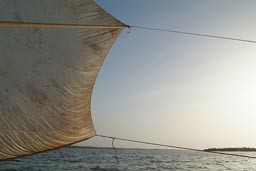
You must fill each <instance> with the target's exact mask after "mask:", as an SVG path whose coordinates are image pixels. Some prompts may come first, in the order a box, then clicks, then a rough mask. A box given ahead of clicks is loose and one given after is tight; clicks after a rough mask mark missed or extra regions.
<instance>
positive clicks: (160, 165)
mask: <svg viewBox="0 0 256 171" xmlns="http://www.w3.org/2000/svg"><path fill="white" fill-rule="evenodd" d="M117 153H118V158H119V160H120V163H117V161H116V159H115V158H114V151H113V150H112V149H87V148H63V149H59V150H55V151H50V152H46V153H41V154H37V155H33V156H29V157H24V158H21V159H17V160H14V161H8V162H6V161H5V162H0V170H1V171H121V170H122V171H135V170H145V171H146V170H147V171H152V170H155V171H156V170H157V171H163V170H168V171H170V170H175V171H180V170H189V171H190V170H192V171H193V170H197V171H198V170H199V171H200V170H207V171H208V170H214V171H215V170H216V171H226V170H239V171H240V170H242V171H246V170H248V171H251V170H256V159H248V158H239V157H232V156H221V155H217V154H208V153H199V152H190V151H178V150H123V149H122V150H121V149H118V150H117ZM242 154H246V155H251V156H256V153H255V152H247V153H242Z"/></svg>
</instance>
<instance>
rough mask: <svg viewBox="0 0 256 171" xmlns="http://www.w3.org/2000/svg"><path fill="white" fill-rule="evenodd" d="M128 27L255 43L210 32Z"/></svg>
mask: <svg viewBox="0 0 256 171" xmlns="http://www.w3.org/2000/svg"><path fill="white" fill-rule="evenodd" d="M130 27H131V28H140V29H145V30H153V31H161V32H169V33H177V34H185V35H192V36H200V37H209V38H216V39H224V40H232V41H240V42H246V43H256V41H255V40H248V39H241V38H233V37H226V36H217V35H211V34H202V33H194V32H186V31H178V30H168V29H160V28H152V27H144V26H130Z"/></svg>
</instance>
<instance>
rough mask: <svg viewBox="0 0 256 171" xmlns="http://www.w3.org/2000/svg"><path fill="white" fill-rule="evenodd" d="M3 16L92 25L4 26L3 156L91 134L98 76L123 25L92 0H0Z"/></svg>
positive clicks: (0, 30)
mask: <svg viewBox="0 0 256 171" xmlns="http://www.w3.org/2000/svg"><path fill="white" fill-rule="evenodd" d="M0 21H1V22H17V23H19V22H20V23H22V22H31V23H59V24H79V25H89V26H95V28H94V27H92V28H88V29H86V28H70V27H67V28H49V27H47V28H44V27H33V26H31V27H13V26H8V27H6V26H5V27H0V160H5V159H10V158H16V157H20V156H24V155H29V154H33V153H37V152H41V151H46V150H50V149H55V148H57V147H61V146H64V145H68V144H72V143H75V142H78V141H81V140H84V139H87V138H90V137H92V136H94V135H95V130H94V127H93V123H92V118H91V112H90V105H91V104H90V103H91V95H92V90H93V86H94V82H95V79H96V76H97V73H98V72H99V69H100V67H101V65H102V63H103V60H104V58H105V56H106V54H107V53H108V51H109V50H110V48H111V46H112V44H113V43H114V41H115V39H116V38H117V37H118V35H119V33H120V32H121V31H122V27H125V25H124V24H123V23H121V22H119V21H118V20H116V19H114V18H113V17H112V16H111V15H109V14H108V13H106V12H105V11H103V10H102V9H101V8H99V7H98V6H97V5H95V4H94V3H93V2H92V1H91V0H26V1H21V0H1V1H0ZM97 26H104V27H98V28H97ZM108 26H109V28H108ZM110 26H111V27H110ZM115 27H116V28H115Z"/></svg>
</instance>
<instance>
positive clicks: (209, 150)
mask: <svg viewBox="0 0 256 171" xmlns="http://www.w3.org/2000/svg"><path fill="white" fill-rule="evenodd" d="M204 151H207V152H211V151H256V148H249V147H229V148H208V149H204Z"/></svg>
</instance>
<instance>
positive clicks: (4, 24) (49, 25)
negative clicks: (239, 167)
mask: <svg viewBox="0 0 256 171" xmlns="http://www.w3.org/2000/svg"><path fill="white" fill-rule="evenodd" d="M0 27H44V28H99V29H102V28H130V27H129V26H127V25H121V26H109V25H83V24H60V23H34V22H5V21H0Z"/></svg>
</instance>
